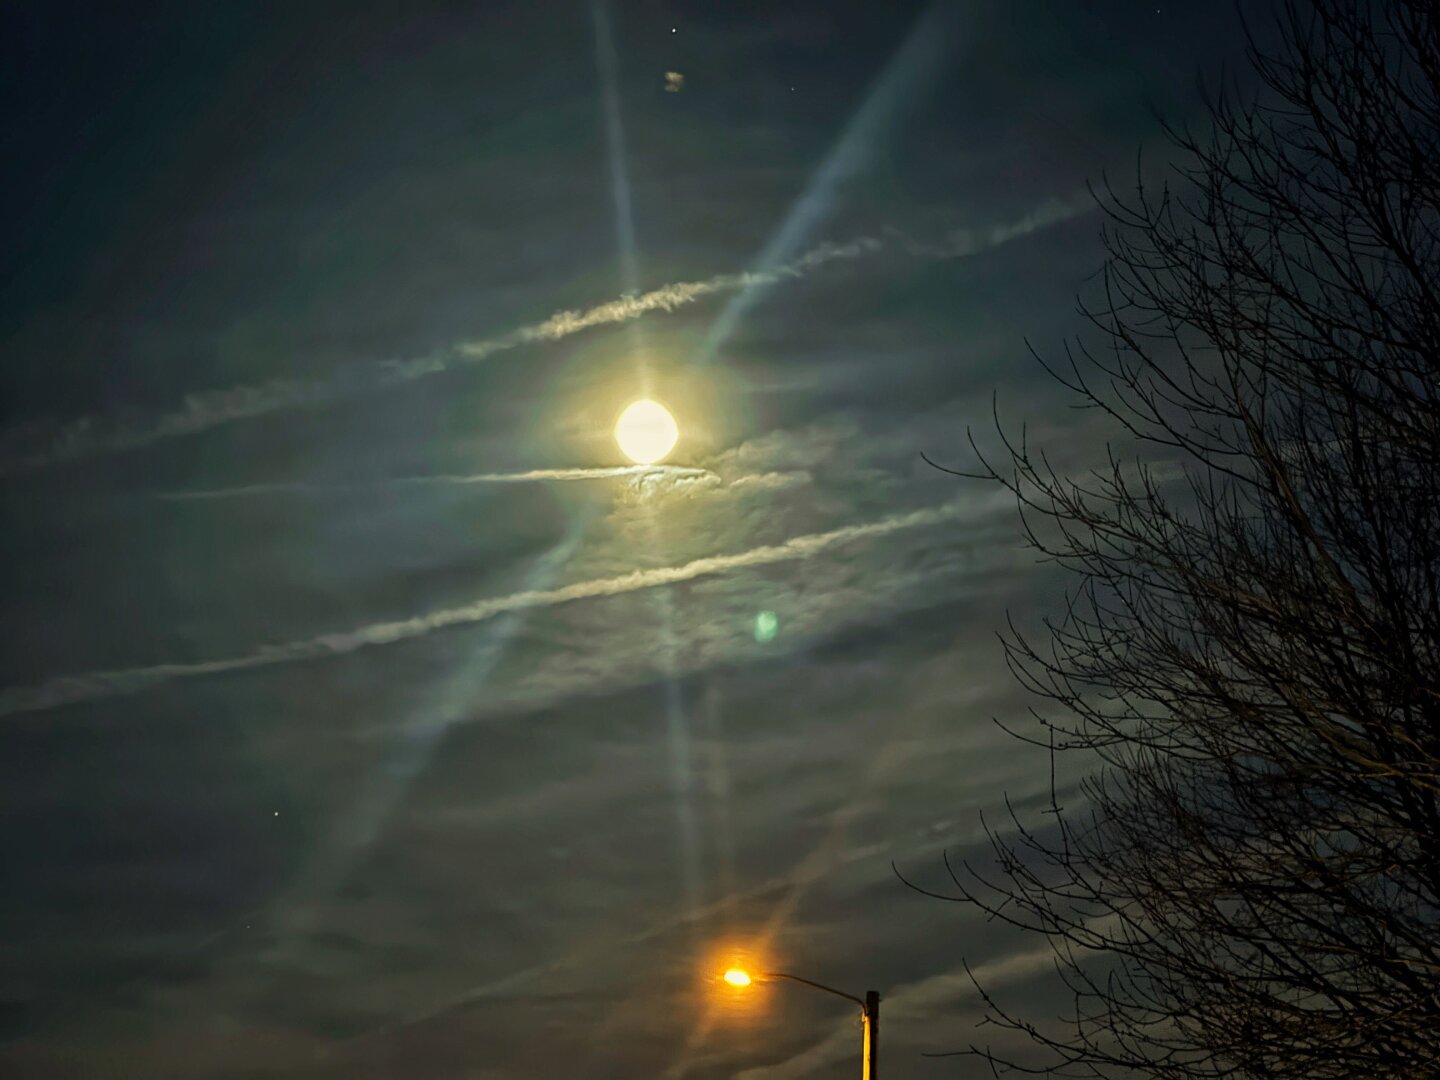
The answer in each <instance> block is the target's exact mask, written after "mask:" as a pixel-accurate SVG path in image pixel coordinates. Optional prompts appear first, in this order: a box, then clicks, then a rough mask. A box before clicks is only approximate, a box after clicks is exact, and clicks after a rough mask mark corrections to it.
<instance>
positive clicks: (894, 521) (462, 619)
mask: <svg viewBox="0 0 1440 1080" xmlns="http://www.w3.org/2000/svg"><path fill="white" fill-rule="evenodd" d="M967 509H968V508H967V507H966V506H964V505H962V504H960V503H954V502H951V503H944V504H941V505H939V506H932V507H927V508H925V509H921V510H915V511H911V512H910V513H905V514H896V515H893V516H891V517H886V518H882V519H880V520H879V521H872V522H867V523H864V524H859V525H846V526H842V527H840V528H836V529H830V530H828V531H826V532H819V533H809V534H806V535H803V536H796V537H793V538H791V539H789V540H786V541H784V542H783V543H778V544H766V545H762V546H759V547H753V548H750V549H749V550H747V551H740V552H736V553H734V554H730V555H710V556H706V557H704V558H699V559H692V560H691V561H689V562H686V563H682V564H679V565H676V566H664V567H654V568H649V569H641V570H633V571H631V572H629V573H625V574H618V575H615V576H612V577H604V578H594V579H591V580H588V581H578V582H573V583H571V584H569V585H562V586H559V587H557V588H552V589H534V590H528V591H523V592H518V593H511V594H510V595H508V596H498V597H491V598H489V599H485V600H480V601H477V602H475V603H473V604H467V605H464V606H462V607H455V608H445V609H442V610H439V611H432V612H427V613H426V614H423V615H417V616H414V617H413V618H409V619H398V620H393V621H388V622H377V623H371V624H369V625H367V626H361V627H357V628H356V629H353V630H347V631H343V632H340V633H334V634H322V635H320V636H319V637H312V638H306V639H303V640H299V641H290V642H285V643H283V644H280V645H266V646H262V647H261V648H259V649H257V650H255V651H254V652H250V653H246V654H244V655H242V656H234V657H228V658H225V659H221V660H205V661H199V662H195V663H170V664H154V665H151V666H148V667H137V668H125V669H120V670H114V671H94V672H89V673H87V674H83V675H72V676H64V677H61V678H57V679H52V680H50V681H49V682H46V683H42V684H40V685H38V686H34V687H12V688H9V689H6V690H3V691H0V716H11V715H15V714H18V713H31V712H43V711H45V710H48V709H55V708H59V707H61V706H64V705H71V704H77V703H80V702H86V701H98V700H104V699H107V698H115V697H120V696H123V695H126V694H134V693H139V692H141V691H143V690H147V689H150V688H151V687H155V686H160V685H164V684H167V683H172V682H176V681H179V680H182V679H195V678H204V677H206V676H210V675H225V674H230V673H233V672H238V671H250V670H254V669H257V668H266V667H273V666H275V665H278V664H290V663H298V662H301V661H305V660H314V659H319V658H322V657H326V656H336V655H341V654H344V653H350V652H355V651H356V650H358V649H363V648H366V647H369V646H378V645H391V644H394V643H396V642H400V641H409V640H411V639H414V638H418V637H422V636H424V635H426V634H430V633H434V632H436V631H440V630H446V629H449V628H451V627H456V626H467V625H471V624H474V623H479V622H483V621H485V620H487V619H491V618H494V617H496V616H497V615H503V614H505V613H507V612H512V611H522V610H526V609H530V608H541V607H553V606H555V605H557V604H567V603H572V602H574V601H578V600H588V599H596V598H601V597H607V596H617V595H620V594H622V593H631V592H636V591H638V590H641V589H651V588H655V587H657V586H661V585H674V584H679V583H681V582H686V581H693V580H695V579H696V578H701V577H708V576H712V575H716V574H723V573H726V572H728V571H732V570H740V569H745V568H749V567H755V566H767V565H772V564H775V563H783V562H792V561H796V560H800V559H807V558H810V557H811V556H814V555H819V554H822V553H823V552H826V551H828V550H830V549H831V548H834V547H838V546H840V545H842V544H850V543H854V542H857V541H861V540H867V539H873V538H878V537H882V536H886V535H888V534H890V533H895V532H899V531H901V530H904V529H915V528H922V527H927V526H932V525H938V524H940V523H942V522H945V521H950V520H954V519H955V518H957V517H960V516H962V515H963V514H964V513H965V512H966V511H967Z"/></svg>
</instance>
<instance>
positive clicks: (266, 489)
mask: <svg viewBox="0 0 1440 1080" xmlns="http://www.w3.org/2000/svg"><path fill="white" fill-rule="evenodd" d="M714 475H715V474H714V473H712V472H711V471H710V470H709V469H696V468H691V467H689V466H684V465H616V466H612V467H607V468H600V469H529V470H527V471H525V472H515V473H440V474H437V475H434V476H395V477H387V478H385V479H382V480H376V481H374V482H372V483H368V484H360V483H355V484H314V483H308V482H304V481H279V482H275V483H262V484H242V485H240V486H238V487H227V488H201V489H196V490H193V491H161V492H157V493H156V495H155V498H157V499H163V500H165V501H166V502H192V501H203V500H206V499H245V498H252V497H256V496H263V495H328V494H334V493H344V492H351V491H373V490H374V489H375V488H376V487H391V486H397V487H399V486H404V487H429V486H437V487H438V486H446V485H452V484H460V485H463V484H535V483H543V482H545V481H550V480H564V481H569V480H608V479H611V478H614V477H621V476H674V477H684V478H698V477H702V476H714Z"/></svg>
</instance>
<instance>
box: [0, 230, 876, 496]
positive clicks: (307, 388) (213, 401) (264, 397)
mask: <svg viewBox="0 0 1440 1080" xmlns="http://www.w3.org/2000/svg"><path fill="white" fill-rule="evenodd" d="M883 246H884V245H883V244H882V243H881V242H880V241H879V240H875V239H872V238H870V237H860V238H859V239H856V240H852V241H850V242H849V243H845V244H822V245H820V246H819V247H817V248H815V249H813V250H812V251H809V252H807V253H806V254H805V255H802V256H801V257H800V258H798V259H796V260H795V261H794V262H792V263H789V264H787V265H785V266H782V267H779V268H777V269H775V270H771V271H766V272H763V273H740V274H719V275H717V276H715V277H712V278H708V279H706V280H704V281H682V282H674V283H672V284H669V285H662V286H660V287H659V288H658V289H652V290H651V291H650V292H647V293H640V294H638V295H629V294H627V295H625V296H622V297H620V298H619V299H618V300H611V301H608V302H607V303H604V304H598V305H596V306H595V307H592V308H587V309H585V310H583V311H570V310H566V311H557V312H556V313H555V314H553V315H551V316H550V317H549V318H548V319H545V320H543V321H542V322H538V323H534V324H532V325H530V326H522V327H520V328H519V329H518V330H513V331H511V332H510V333H508V334H504V335H502V336H500V337H495V338H485V339H482V340H479V341H468V342H462V343H460V344H459V345H455V346H453V347H452V348H450V349H448V350H445V351H442V352H439V353H435V354H432V355H430V356H424V357H419V358H416V359H413V360H395V361H388V362H385V363H382V364H377V365H372V366H370V367H367V368H360V369H356V368H351V369H343V370H342V371H340V372H339V373H337V374H335V375H333V376H330V377H329V378H325V379H316V380H298V379H272V380H270V381H269V382H264V383H259V384H257V385H254V386H238V387H231V388H229V389H225V390H209V391H201V392H198V393H194V394H190V395H188V396H187V397H186V398H185V400H184V402H183V403H182V404H181V406H180V408H179V409H177V410H175V411H174V412H171V413H169V414H167V415H165V416H162V417H159V418H158V419H152V420H150V421H148V422H144V423H140V424H136V425H133V426H129V427H126V426H115V425H112V424H107V423H106V422H105V421H104V420H103V419H102V418H96V417H86V418H85V419H82V420H77V421H75V422H73V423H71V424H69V425H68V426H66V427H65V428H64V429H63V430H62V431H61V433H60V434H59V435H58V436H56V437H55V438H54V439H53V440H52V441H51V443H50V445H49V446H48V447H46V448H45V449H43V450H40V451H38V452H35V453H31V454H28V455H21V456H16V457H11V458H8V459H7V460H5V461H0V475H4V474H9V473H17V472H26V471H30V470H34V469H39V468H43V467H45V466H46V465H52V464H55V463H57V462H61V461H70V460H74V459H76V458H83V457H89V456H92V455H95V454H103V453H110V452H115V451H120V450H130V449H134V448H136V447H140V446H146V445H149V444H151V443H156V442H161V441H163V440H165V439H170V438H176V437H178V436H182V435H194V434H197V433H199V432H202V431H206V430H209V429H210V428H214V427H219V426H220V425H222V424H228V423H232V422H234V421H238V420H248V419H253V418H255V417H258V416H266V415H268V414H270V413H274V412H279V411H281V410H284V409H297V408H303V407H305V406H312V405H322V404H326V403H328V402H331V401H335V400H337V399H340V398H344V397H349V396H352V395H357V394H362V393H368V392H374V391H377V390H383V389H386V388H389V387H394V386H399V385H402V384H404V383H409V382H414V381H415V380H416V379H422V378H425V377H426V376H429V375H434V374H436V373H438V372H442V371H449V370H451V369H453V368H456V367H462V366H465V365H468V364H475V363H479V362H480V361H482V360H486V359H489V358H490V357H492V356H495V355H497V354H499V353H503V352H508V351H510V350H512V349H516V348H519V347H521V346H523V345H531V344H536V343H541V342H551V341H559V340H560V339H561V338H566V337H569V336H570V335H571V334H577V333H579V332H580V331H582V330H588V329H590V328H591V327H596V326H607V325H612V324H616V323H626V322H631V321H633V320H635V319H638V318H640V317H641V316H643V315H648V314H650V313H651V312H655V311H664V312H671V311H674V310H675V309H677V308H680V307H684V306H685V305H687V304H692V303H694V302H695V301H697V300H699V299H701V298H703V297H706V296H710V295H712V294H714V293H719V292H726V291H730V290H734V289H741V288H748V287H750V286H754V285H759V284H773V283H775V282H778V281H781V280H785V279H794V278H799V277H803V276H804V275H805V274H807V273H809V272H810V271H811V270H814V269H815V268H816V267H819V266H822V265H824V264H825V263H828V262H834V261H836V260H837V259H856V258H859V257H861V256H862V255H869V254H872V253H874V252H876V251H879V250H880V249H881V248H882V247H883Z"/></svg>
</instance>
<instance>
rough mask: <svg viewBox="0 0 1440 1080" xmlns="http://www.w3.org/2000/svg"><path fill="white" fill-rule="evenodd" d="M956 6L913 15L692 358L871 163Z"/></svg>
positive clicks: (704, 351)
mask: <svg viewBox="0 0 1440 1080" xmlns="http://www.w3.org/2000/svg"><path fill="white" fill-rule="evenodd" d="M954 6H955V5H954V4H953V2H952V0H935V2H934V3H932V4H931V6H930V7H929V9H928V10H927V11H926V12H925V13H924V14H923V15H922V16H921V17H920V18H919V19H917V20H916V22H915V25H914V26H913V27H911V29H910V32H909V34H908V35H907V36H906V38H905V41H904V43H903V44H902V45H901V46H900V48H899V50H897V51H896V53H895V55H894V56H893V57H891V59H890V62H889V63H888V64H887V65H886V66H885V70H884V71H883V72H882V73H881V74H880V77H879V78H878V79H877V80H876V81H875V83H874V84H873V86H872V87H871V88H870V90H869V92H868V93H867V95H866V97H865V101H864V103H863V104H862V105H861V106H860V108H859V110H858V111H857V112H856V113H855V115H854V116H853V117H852V118H851V120H850V122H849V124H848V125H846V128H845V131H844V133H843V134H842V135H841V136H840V139H839V141H837V142H836V143H835V145H834V146H833V147H832V148H831V150H830V153H829V154H827V155H826V157H825V160H824V161H822V162H821V164H820V167H819V168H818V169H817V170H816V171H815V174H814V175H813V176H812V177H811V179H810V182H809V184H808V185H807V186H806V188H805V190H804V192H803V193H802V194H801V195H800V197H799V199H797V200H796V201H795V204H794V205H793V206H792V207H791V208H790V213H789V214H788V215H787V216H786V218H785V220H784V221H783V222H782V223H781V225H780V228H779V229H777V230H776V232H775V233H774V235H773V236H771V238H770V240H769V241H768V242H767V243H766V245H765V248H764V250H762V251H761V252H760V255H759V256H758V257H757V258H756V259H755V260H754V263H753V268H754V271H755V272H756V280H754V281H752V282H750V283H747V284H746V285H744V286H742V287H741V288H740V290H739V291H738V292H737V293H736V295H735V296H734V297H732V298H731V299H730V301H729V302H728V303H727V304H726V305H725V307H724V308H723V309H722V310H721V312H720V314H719V316H718V317H717V318H716V319H715V322H714V323H713V324H712V325H711V327H710V330H709V332H708V333H707V334H706V335H705V338H704V340H703V341H702V342H701V344H700V346H699V348H698V349H697V350H696V352H695V354H694V356H693V358H692V359H693V361H694V362H695V363H699V364H703V363H706V362H707V361H709V360H710V359H711V358H712V357H714V355H715V353H716V352H717V351H718V350H719V349H720V347H721V346H722V345H723V344H724V343H725V341H726V340H727V339H728V338H729V337H730V334H731V333H732V332H733V331H734V330H735V327H736V325H737V324H738V323H739V321H740V319H741V317H742V316H744V315H745V314H746V313H747V312H748V311H749V310H750V309H751V308H752V307H754V306H755V304H757V303H758V302H759V301H760V299H761V298H762V297H763V296H764V295H765V293H766V291H767V290H768V288H769V286H771V285H772V284H774V282H773V281H769V280H766V278H767V277H768V275H769V274H770V273H772V272H773V271H774V270H776V269H778V268H779V267H781V266H783V265H785V263H786V262H787V261H788V260H789V259H791V258H793V257H794V255H795V253H796V252H797V251H799V250H800V249H801V246H802V245H804V244H805V243H807V242H808V241H809V240H810V238H811V237H812V236H813V235H814V234H815V230H816V229H817V228H818V227H819V225H820V224H821V223H822V222H823V221H824V220H825V218H826V217H827V216H828V215H829V214H830V211H831V210H832V209H833V207H834V205H835V202H836V200H837V198H838V197H839V195H840V190H841V188H842V187H843V186H844V184H845V182H846V181H848V180H850V179H851V178H852V177H854V176H855V175H857V174H858V173H860V172H861V171H862V170H863V169H864V168H865V167H866V166H867V165H868V164H869V162H870V158H871V157H872V155H873V154H874V150H875V146H876V145H877V143H878V142H879V141H880V139H881V138H882V137H883V135H884V134H885V132H886V131H887V130H889V129H891V128H892V127H893V126H894V124H895V122H896V118H897V117H898V116H899V115H900V114H901V113H902V111H903V110H904V109H906V108H907V107H908V106H910V105H911V104H913V103H914V101H915V100H916V99H917V98H919V97H920V96H921V95H922V94H923V92H924V91H925V90H927V89H928V88H929V87H930V85H931V84H932V83H933V81H934V79H935V77H936V75H937V74H938V73H939V71H940V69H941V61H942V60H943V59H944V57H945V55H946V53H947V51H948V47H949V44H950V39H951V36H952V27H951V25H950V23H951V21H952V19H953V9H954Z"/></svg>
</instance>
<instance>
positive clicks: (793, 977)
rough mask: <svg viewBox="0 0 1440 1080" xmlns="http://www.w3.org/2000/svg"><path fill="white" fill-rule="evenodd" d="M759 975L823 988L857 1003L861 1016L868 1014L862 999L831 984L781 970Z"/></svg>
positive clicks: (819, 988) (817, 988) (828, 992)
mask: <svg viewBox="0 0 1440 1080" xmlns="http://www.w3.org/2000/svg"><path fill="white" fill-rule="evenodd" d="M760 977H761V978H762V979H789V980H790V981H791V982H797V983H804V984H805V985H806V986H813V987H814V988H815V989H816V990H824V991H825V992H826V993H827V994H834V995H835V996H836V997H842V998H844V999H845V1000H846V1001H850V1002H853V1003H854V1004H856V1005H859V1006H860V1013H861V1015H862V1016H864V1015H868V1014H869V1009H868V1008H867V1006H866V1005H865V1002H864V1000H863V999H861V998H858V997H856V996H855V995H854V994H847V993H845V991H844V990H836V989H835V988H834V987H833V986H826V985H825V984H824V983H818V982H815V981H814V980H813V979H803V978H801V977H800V976H799V975H788V974H786V973H785V972H783V971H766V972H763V973H762V974H761V976H760Z"/></svg>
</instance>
